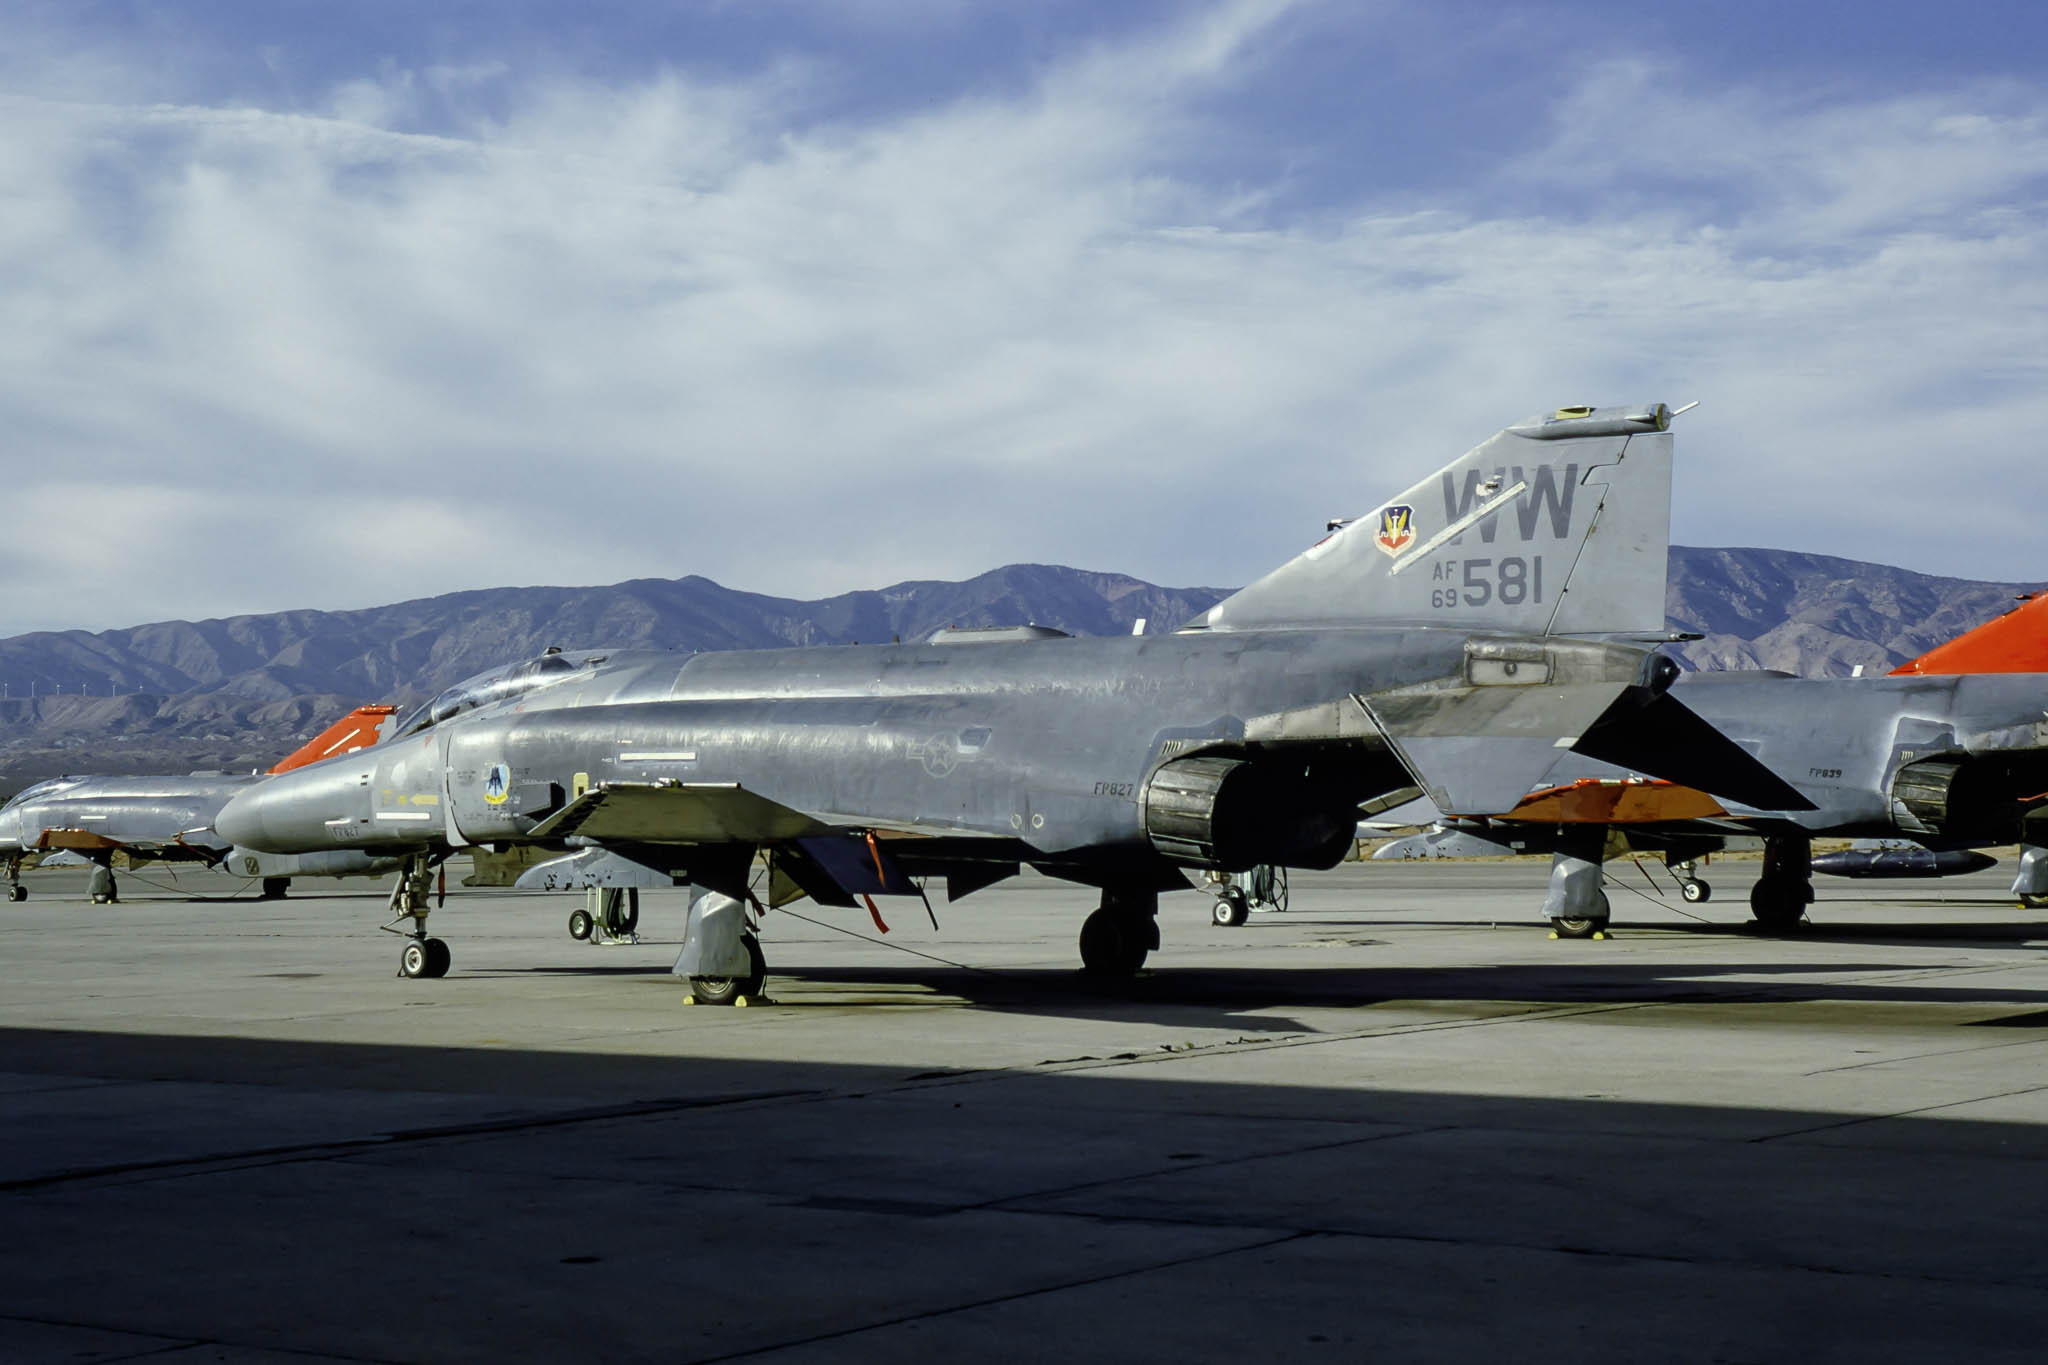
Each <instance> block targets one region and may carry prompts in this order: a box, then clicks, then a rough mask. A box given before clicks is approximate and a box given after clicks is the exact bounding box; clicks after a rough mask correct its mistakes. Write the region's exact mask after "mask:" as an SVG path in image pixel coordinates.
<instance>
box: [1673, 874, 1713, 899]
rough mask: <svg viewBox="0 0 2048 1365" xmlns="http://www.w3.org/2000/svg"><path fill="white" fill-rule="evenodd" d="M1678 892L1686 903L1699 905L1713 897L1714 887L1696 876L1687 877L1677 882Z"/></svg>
mask: <svg viewBox="0 0 2048 1365" xmlns="http://www.w3.org/2000/svg"><path fill="white" fill-rule="evenodd" d="M1678 894H1679V895H1680V896H1681V897H1683V898H1684V900H1685V903H1686V904H1687V905H1699V904H1701V903H1702V902H1705V901H1710V900H1712V899H1713V898H1714V888H1713V887H1711V886H1708V885H1707V884H1706V883H1705V882H1703V881H1701V880H1700V879H1699V878H1698V877H1687V878H1686V879H1685V880H1684V881H1682V882H1680V883H1679V884H1678Z"/></svg>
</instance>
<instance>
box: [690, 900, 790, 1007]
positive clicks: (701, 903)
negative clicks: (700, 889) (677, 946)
mask: <svg viewBox="0 0 2048 1365" xmlns="http://www.w3.org/2000/svg"><path fill="white" fill-rule="evenodd" d="M669 970H670V972H672V973H673V974H675V975H676V976H680V977H682V978H684V979H685V980H687V981H688V982H689V983H690V998H691V999H692V1000H694V1001H696V1002H697V1003H698V1004H700V1005H738V1004H742V1003H744V1002H745V1001H747V1000H749V999H751V998H753V997H756V996H759V995H760V994H761V988H762V987H763V986H764V985H766V984H767V978H768V960H767V958H766V957H764V956H763V955H762V953H761V942H760V940H759V939H757V938H756V937H755V936H754V934H753V932H752V926H751V925H750V924H749V923H748V921H747V903H746V902H745V901H743V900H741V899H740V898H739V897H737V896H729V895H727V894H725V893H724V892H723V891H706V892H705V893H704V894H703V895H701V896H699V897H697V899H695V900H693V901H691V902H690V918H689V923H688V926H687V927H686V928H685V929H684V930H683V950H682V952H680V953H678V954H676V965H675V966H673V967H671V968H669Z"/></svg>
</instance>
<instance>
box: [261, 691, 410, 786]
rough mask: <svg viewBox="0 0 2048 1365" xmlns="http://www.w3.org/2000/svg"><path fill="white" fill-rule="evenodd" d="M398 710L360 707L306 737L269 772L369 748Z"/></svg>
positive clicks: (283, 770) (285, 770) (282, 771)
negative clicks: (302, 742) (307, 738)
mask: <svg viewBox="0 0 2048 1365" xmlns="http://www.w3.org/2000/svg"><path fill="white" fill-rule="evenodd" d="M397 710H398V708H397V707H395V706H358V707H357V708H356V709H355V710H353V711H351V712H349V713H348V714H347V715H345V716H343V717H342V718H341V719H340V720H338V721H336V722H334V724H332V725H330V726H328V727H327V728H326V729H325V730H322V731H321V732H320V733H319V734H317V735H315V736H313V738H311V739H309V740H307V741H306V742H305V743H304V744H303V745H301V746H300V747H299V748H298V749H296V750H294V751H293V752H292V753H290V754H287V755H286V756H285V757H283V758H281V759H279V760H278V761H277V764H276V766H274V767H272V768H271V770H270V771H271V772H273V773H288V772H290V771H291V770H292V769H294V768H303V767H305V766H306V765H307V764H308V763H318V762H319V761H320V760H321V759H323V758H332V757H333V756H334V755H336V754H346V753H351V752H353V751H354V750H357V749H367V748H369V747H370V746H371V745H372V744H375V743H376V742H377V739H378V734H379V732H380V731H381V730H382V729H383V727H384V722H385V721H387V720H389V719H391V717H392V715H394V714H395V713H396V712H397Z"/></svg>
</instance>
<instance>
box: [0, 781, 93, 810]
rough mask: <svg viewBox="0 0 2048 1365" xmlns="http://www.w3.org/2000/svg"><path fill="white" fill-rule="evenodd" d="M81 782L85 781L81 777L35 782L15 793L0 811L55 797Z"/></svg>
mask: <svg viewBox="0 0 2048 1365" xmlns="http://www.w3.org/2000/svg"><path fill="white" fill-rule="evenodd" d="M83 781H85V779H84V778H82V777H52V778H47V779H45V780H44V781H41V782H37V783H35V784H33V785H31V786H27V787H23V788H22V789H21V790H20V791H18V792H16V793H15V794H14V795H13V797H12V798H10V799H9V800H8V802H7V804H6V805H4V806H0V810H12V809H14V808H15V807H16V806H19V805H23V804H25V803H27V802H30V801H40V800H42V799H43V798H44V797H48V796H55V795H56V794H57V793H58V792H61V791H64V790H66V789H68V788H71V787H75V786H77V785H78V784H79V783H81V782H83Z"/></svg>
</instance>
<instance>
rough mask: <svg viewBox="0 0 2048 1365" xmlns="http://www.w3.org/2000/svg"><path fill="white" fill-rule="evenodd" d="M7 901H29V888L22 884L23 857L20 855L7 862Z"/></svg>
mask: <svg viewBox="0 0 2048 1365" xmlns="http://www.w3.org/2000/svg"><path fill="white" fill-rule="evenodd" d="M7 899H9V900H11V901H15V902H20V901H25V900H27V899H28V888H27V887H25V886H23V885H22V884H21V857H20V855H18V854H17V855H16V856H14V857H12V858H9V859H8V860H7Z"/></svg>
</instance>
